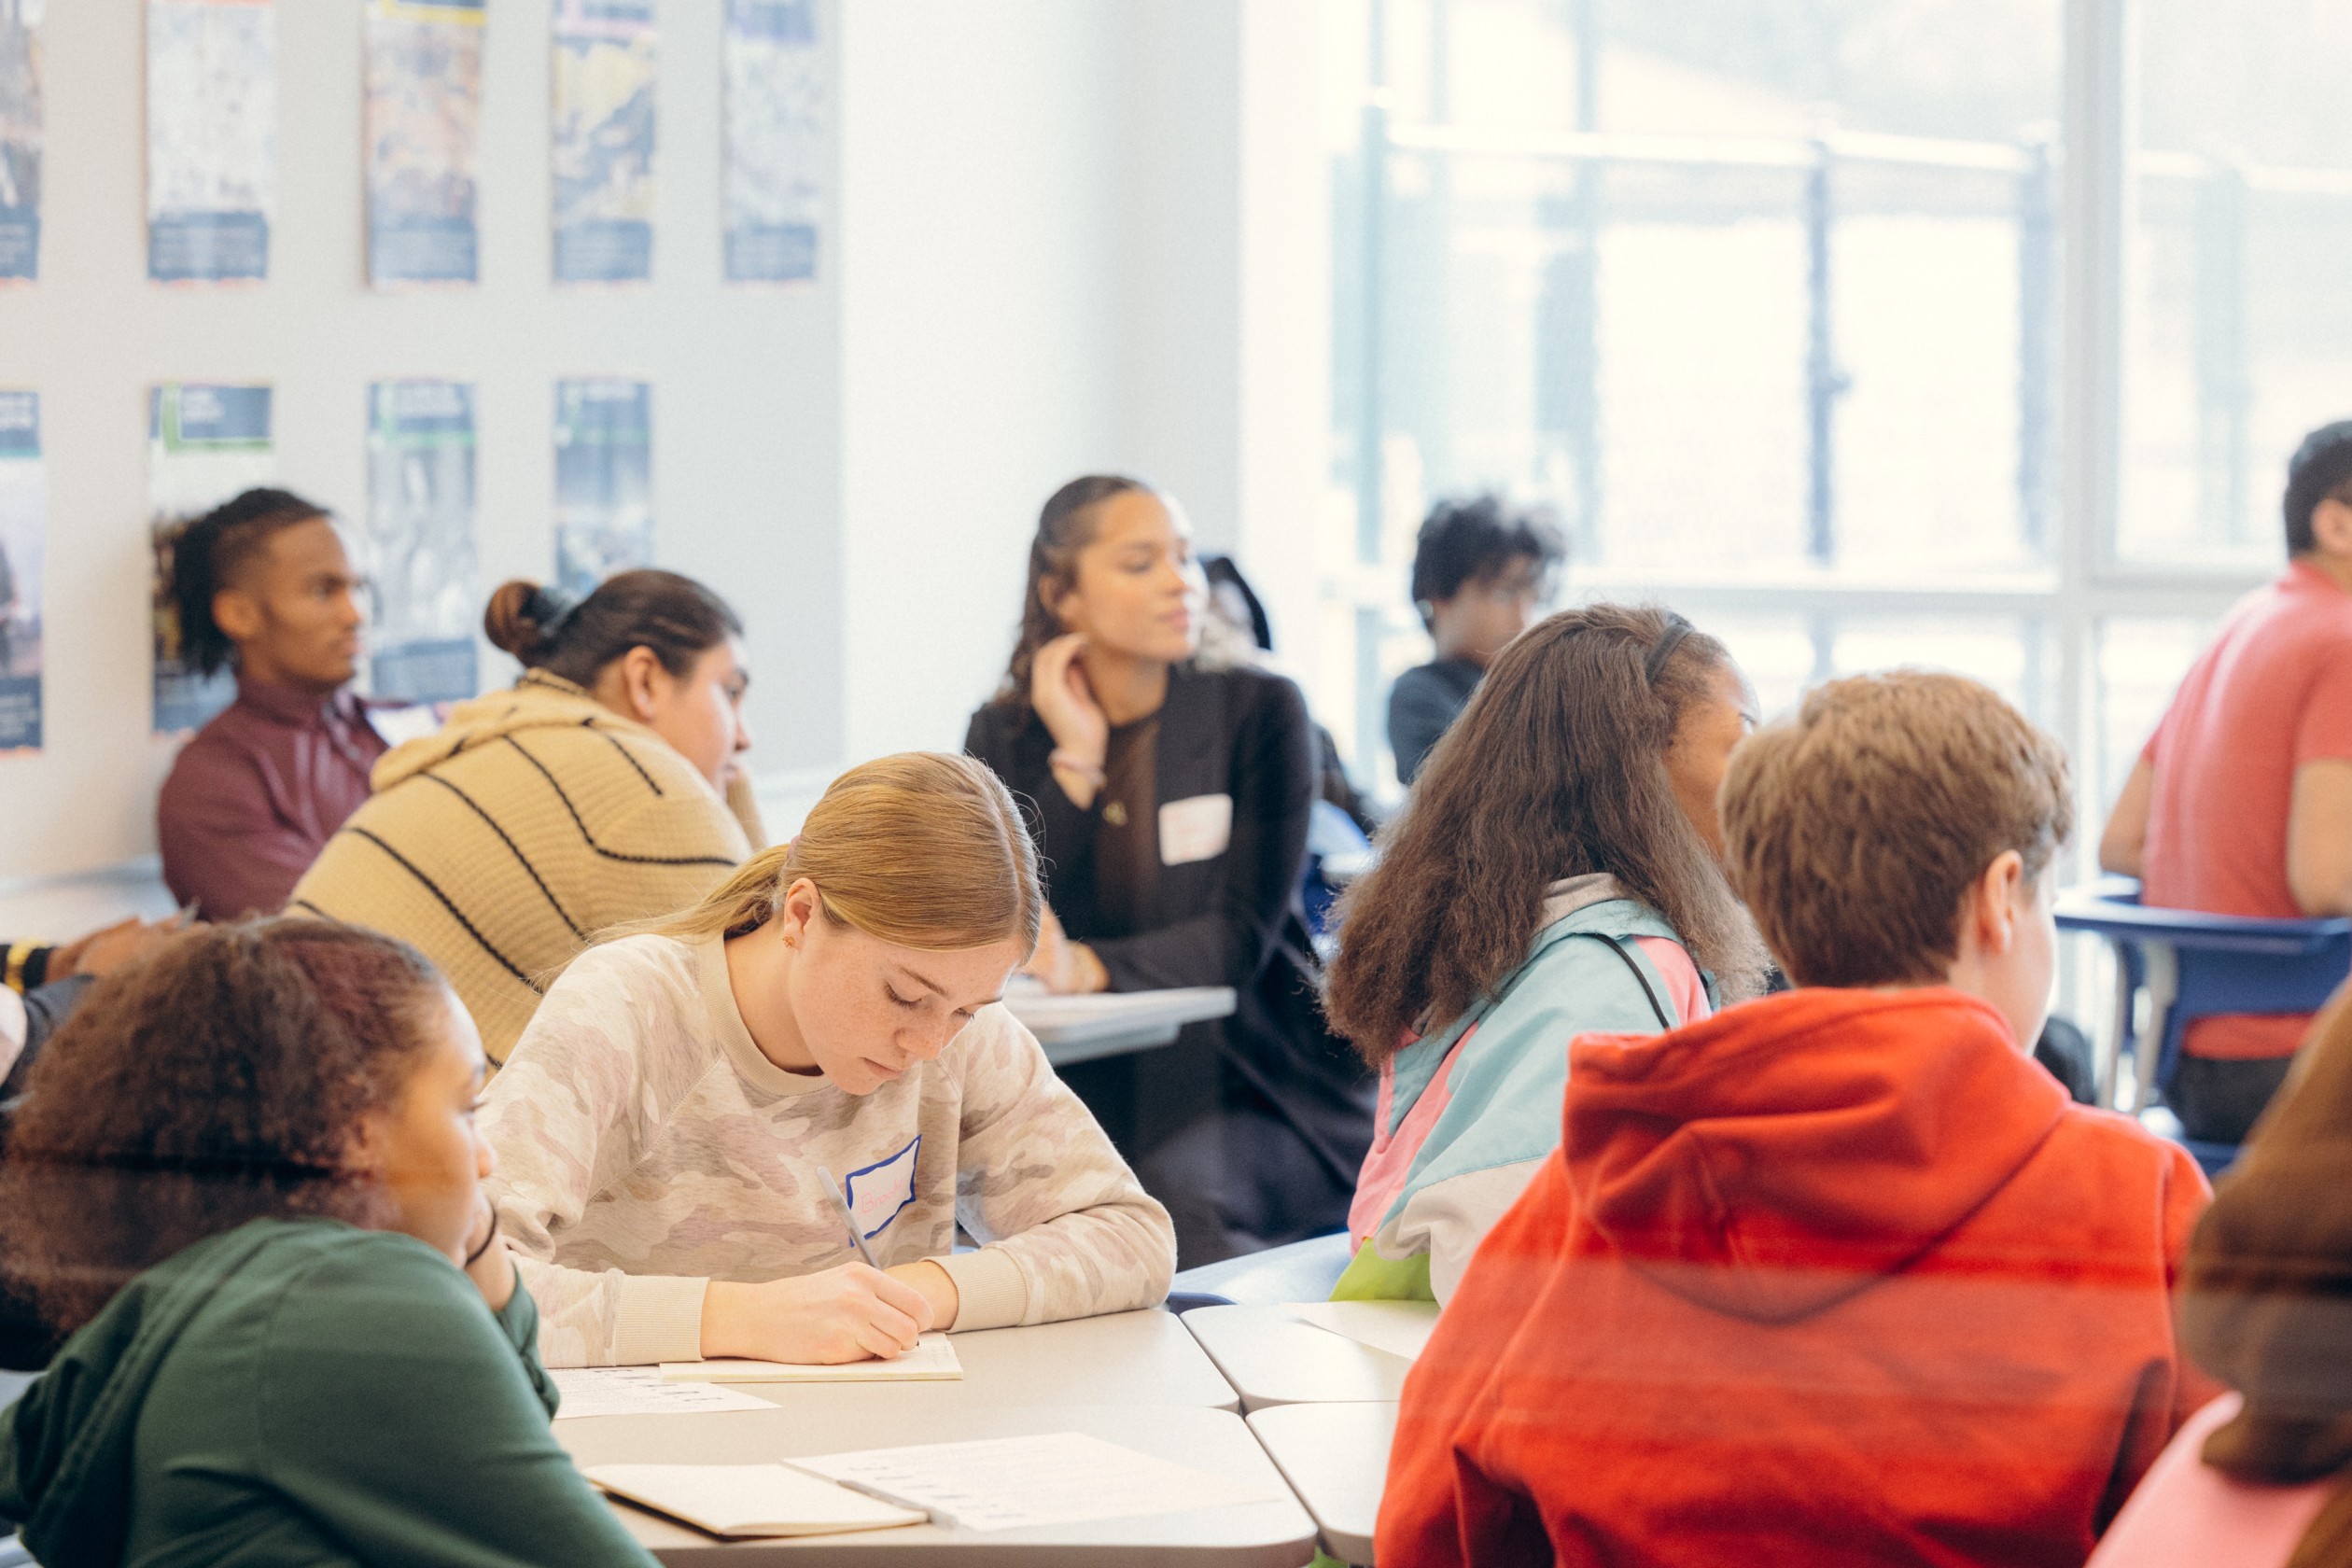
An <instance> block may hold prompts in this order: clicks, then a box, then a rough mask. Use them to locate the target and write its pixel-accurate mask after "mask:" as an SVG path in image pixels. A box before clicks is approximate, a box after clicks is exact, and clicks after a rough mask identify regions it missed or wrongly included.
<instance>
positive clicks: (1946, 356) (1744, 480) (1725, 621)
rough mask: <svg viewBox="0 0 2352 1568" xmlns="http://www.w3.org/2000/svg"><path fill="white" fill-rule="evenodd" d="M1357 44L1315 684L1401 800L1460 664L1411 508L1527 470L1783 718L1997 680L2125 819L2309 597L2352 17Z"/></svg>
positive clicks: (1551, 500) (1754, 15) (2299, 1)
mask: <svg viewBox="0 0 2352 1568" xmlns="http://www.w3.org/2000/svg"><path fill="white" fill-rule="evenodd" d="M1324 21H1325V54H1326V84H1325V92H1324V127H1325V141H1326V147H1327V149H1328V151H1329V153H1330V171H1331V181H1332V186H1331V189H1332V193H1333V224H1334V246H1333V256H1334V278H1333V283H1334V307H1333V329H1334V331H1333V341H1334V355H1333V366H1332V374H1333V399H1332V410H1333V432H1332V435H1333V441H1332V458H1333V463H1332V469H1331V491H1330V494H1331V504H1330V506H1329V507H1328V509H1327V512H1326V517H1325V521H1324V534H1323V547H1322V559H1323V574H1324V577H1323V581H1324V607H1325V608H1324V619H1323V640H1322V645H1321V648H1320V650H1319V660H1320V667H1319V669H1318V672H1317V673H1318V676H1319V679H1320V683H1321V686H1322V689H1323V693H1324V696H1323V702H1322V705H1321V706H1322V707H1323V710H1324V711H1325V712H1326V713H1328V714H1329V716H1330V717H1331V719H1332V721H1333V722H1334V727H1335V729H1337V730H1338V731H1339V738H1340V742H1341V745H1342V748H1343V749H1345V750H1346V751H1347V753H1348V755H1349V758H1350V760H1351V763H1352V764H1353V765H1354V766H1355V767H1356V768H1357V770H1358V772H1359V773H1360V775H1361V776H1362V777H1365V778H1366V779H1368V780H1377V781H1378V782H1379V784H1380V785H1382V786H1383V787H1385V788H1386V789H1388V790H1391V791H1393V789H1394V788H1395V785H1394V775H1393V771H1392V768H1391V765H1390V762H1389V759H1388V755H1387V750H1386V744H1385V736H1384V735H1383V733H1382V730H1383V723H1382V706H1381V705H1382V700H1383V697H1384V694H1385V692H1386V689H1387V686H1388V683H1389V682H1390V680H1391V679H1393V677H1394V676H1395V675H1396V673H1397V672H1398V671H1400V670H1402V669H1404V668H1406V667H1407V666H1408V665H1413V664H1416V663H1419V662H1421V660H1422V659H1424V658H1426V657H1427V656H1428V655H1427V642H1426V639H1425V638H1424V637H1423V636H1422V633H1421V626H1420V624H1419V622H1418V620H1417V619H1416V617H1415V616H1414V614H1413V612H1412V609H1411V607H1410V606H1409V605H1408V604H1407V603H1406V601H1405V583H1406V580H1407V571H1408V568H1409V565H1410V561H1411V556H1412V546H1413V534H1414V530H1415V527H1416V526H1417V525H1418V523H1419V521H1420V519H1421V514H1422V512H1423V511H1425V509H1426V508H1427V506H1428V504H1429V502H1430V501H1431V500H1433V499H1435V498H1436V497H1442V496H1448V495H1453V494H1457V493H1461V492H1464V491H1471V490H1477V489H1483V488H1490V487H1491V488H1499V489H1501V490H1504V491H1505V492H1506V493H1508V494H1510V495H1511V496H1513V497H1516V498H1519V499H1521V500H1536V501H1542V502H1546V503H1547V504H1548V505H1549V506H1550V507H1551V508H1553V509H1554V511H1556V512H1557V514H1558V516H1559V518H1560V520H1561V525H1562V526H1563V529H1564V531H1565V532H1566V533H1567V535H1568V537H1569V539H1570V540H1571V542H1572V552H1571V557H1570V561H1569V565H1568V568H1567V572H1566V574H1565V583H1564V587H1563V590H1562V593H1563V597H1564V598H1570V599H1573V598H1580V597H1590V596H1602V595H1606V596H1612V597H1636V598H1652V597H1654V598H1659V599H1662V600H1664V601H1666V602H1669V603H1672V604H1673V605H1674V606H1675V607H1676V608H1678V609H1684V610H1686V611H1687V612H1688V613H1690V614H1691V615H1693V616H1694V617H1697V618H1698V619H1699V620H1700V621H1701V623H1702V624H1704V625H1706V626H1707V627H1708V628H1709V629H1710V630H1714V631H1716V632H1718V633H1720V634H1721V635H1723V636H1724V637H1726V639H1727V640H1728V641H1729V643H1730V644H1731V646H1732V649H1733V651H1734V652H1735V654H1736V655H1737V656H1738V657H1739V659H1740V661H1741V663H1742V664H1743V666H1744V667H1745V668H1746V669H1747V671H1748V672H1749V675H1750V677H1751V678H1752V679H1753V680H1754V681H1755V683H1756V685H1757V693H1758V695H1759V697H1760V698H1761V700H1762V703H1763V706H1764V707H1765V709H1766V711H1767V712H1768V713H1769V712H1771V711H1773V710H1776V709H1778V708H1780V707H1785V706H1786V705H1787V704H1788V703H1789V702H1790V701H1792V700H1793V699H1794V698H1795V697H1796V696H1797V694H1798V693H1799V692H1800V691H1801V690H1802V689H1803V688H1804V687H1805V686H1807V685H1809V684H1811V683H1813V682H1814V681H1817V680H1820V679H1827V678H1828V677H1830V676H1833V675H1837V674H1841V673H1845V672H1848V671H1852V670H1857V669H1864V668H1869V667H1872V666H1880V665H1889V664H1895V663H1917V664H1925V665H1940V666H1944V667H1949V668H1954V669H1958V670H1961V671H1964V672H1966V673H1968V674H1971V675H1975V676H1977V677H1979V678H1981V679H1984V680H1986V681H1988V682H1990V683H1991V684H1992V685H1993V686H1995V688H1996V689H1998V690H1999V691H2001V692H2002V693H2004V694H2005V695H2007V696H2009V697H2010V698H2012V699H2014V700H2016V701H2018V702H2019V703H2020V704H2022V705H2023V707H2025V709H2026V710H2027V711H2028V712H2029V713H2030V714H2031V715H2032V716H2033V717H2034V718H2035V719H2037V721H2040V722H2042V723H2044V724H2046V725H2048V726H2050V727H2051V728H2052V729H2053V730H2055V731H2057V732H2058V733H2059V734H2060V735H2061V736H2062V738H2064V739H2065V741H2066V742H2067V744H2068V746H2069V748H2070V749H2071V750H2072V751H2073V753H2074V755H2075V756H2076V758H2077V759H2078V765H2079V768H2080V769H2081V773H2082V777H2081V780H2080V782H2081V786H2082V790H2083V794H2084V805H2085V808H2086V812H2087V813H2088V815H2087V818H2086V819H2087V820H2088V821H2091V822H2093V823H2095V822H2096V821H2097V819H2098V814H2099V812H2100V811H2101V809H2102V808H2103V807H2104V805H2105V803H2106V801H2107V798H2109V797H2110V796H2111V794H2112V792H2113V791H2114V790H2115V789H2116V788H2117V787H2118V786H2119V785H2120V784H2121V778H2122V776H2123V774H2124V772H2125V771H2126V770H2127V769H2128V767H2129V765H2130V762H2131V759H2132V757H2133V755H2134V754H2135V751H2136V749H2137V748H2138V747H2139V746H2140V744H2141V743H2142V742H2143V741H2144V740H2145V738H2146V736H2147V734H2148V732H2149V728H2150V726H2152V724H2153V723H2154V721H2155V719H2156V717H2157V716H2158V714H2159V713H2160V712H2161V711H2162V707H2163V703H2164V701H2165V699H2166V698H2167V697H2168V696H2169V694H2170V693H2171V689H2172V686H2173V683H2174V682H2175V680H2176V679H2177V678H2178V676H2179V674H2180V672H2181V670H2182V669H2183V668H2185V667H2186V665H2187V664H2188V662H2189V660H2190V658H2191V655H2192V654H2193V653H2194V651H2195V649H2196V647H2197V645H2198V643H2199V641H2200V640H2201V639H2202V637H2204V635H2205V632H2206V631H2207V630H2208V629H2209V628H2210V626H2211V625H2212V624H2213V623H2214V622H2215V620H2216V619H2217V618H2218V617H2219V615H2220V613H2221V612H2222V611H2223V610H2224V609H2226V608H2227V607H2228V606H2229V604H2230V603H2231V601H2232V600H2233V598H2234V597H2235V596H2236V595H2239V594H2240V593H2242V592H2244V591H2245V590H2246V589H2247V588H2248V587H2250V586H2252V585H2253V584H2255V583H2256V582H2259V581H2263V580H2264V579H2265V578H2266V577H2267V576H2268V575H2269V574H2270V573H2272V572H2273V571H2274V570H2275V567H2276V565H2277V563H2278V561H2279V559H2280V558H2281V555H2282V547H2281V544H2280V540H2279V527H2278V520H2277V503H2278V493H2279V489H2280V486H2281V484H2282V483H2283V479H2284V470H2285V462H2286V456H2287V454H2288V453H2289V451H2290V450H2291V449H2292V447H2293V445H2294V443H2295V441H2296V440H2297V439H2298V438H2299V437H2300V436H2301V435H2302V433H2303V431H2304V430H2306V429H2308V428H2310V427H2312V426H2314V425H2317V424H2318V423H2321V422H2323V421H2325V420H2328V419H2331V418H2340V417H2344V416H2345V415H2346V414H2352V290H2347V289H2345V287H2343V286H2342V279H2343V273H2344V266H2345V258H2346V257H2347V256H2352V137H2346V136H2345V134H2344V133H2343V125H2342V118H2341V110H2340V99H2341V88H2342V84H2343V83H2344V82H2345V81H2346V80H2352V0H2265V3H2263V4H2261V5H2254V4H2226V5H2219V6H2217V5H2214V4H2212V3H2211V0H2205V3H2202V4H2200V3H2198V0H1324ZM2281 71H2285V72H2288V73H2289V74H2290V77H2291V78H2292V79H2291V80H2290V81H2289V82H2288V83H2286V84H2283V85H2282V84H2281V82H2280V81H2279V78H2278V75H2277V73H2279V72H2281ZM2258 84H2259V85H2258ZM2070 161H2071V162H2072V165H2073V166H2072V167H2071V168H2070V167H2069V163H2070ZM2076 315H2081V316H2083V317H2085V319H2082V320H2077V319H2075V316H2076ZM2090 836H2092V837H2095V832H2094V833H2093V834H2091V835H2090Z"/></svg>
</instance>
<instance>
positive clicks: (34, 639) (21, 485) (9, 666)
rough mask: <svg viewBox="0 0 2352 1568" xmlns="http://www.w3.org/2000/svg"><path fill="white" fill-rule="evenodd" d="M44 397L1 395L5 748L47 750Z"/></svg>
mask: <svg viewBox="0 0 2352 1568" xmlns="http://www.w3.org/2000/svg"><path fill="white" fill-rule="evenodd" d="M48 517H49V489H48V486H47V484H46V483H44V480H43V476H42V472H41V395H40V394H39V393H38V392H15V391H0V751H37V750H39V749H40V747H41V557H42V553H43V549H42V547H43V546H44V545H45V544H46V543H47V539H46V535H47V533H48Z"/></svg>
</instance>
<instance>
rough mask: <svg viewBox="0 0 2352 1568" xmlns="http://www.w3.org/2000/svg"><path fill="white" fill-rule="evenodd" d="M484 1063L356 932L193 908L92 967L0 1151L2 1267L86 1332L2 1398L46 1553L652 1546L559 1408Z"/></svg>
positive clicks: (424, 980)
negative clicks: (505, 1201)
mask: <svg viewBox="0 0 2352 1568" xmlns="http://www.w3.org/2000/svg"><path fill="white" fill-rule="evenodd" d="M483 1072H484V1063H483V1055H482V1043H481V1041H480V1039H479V1037H478V1036H477V1035H476V1033H475V1031H474V1028H473V1025H472V1023H471V1022H470V1020H469V1018H468V1017H467V1015H466V1011H465V1009H464V1008H463V1007H462V1006H460V1005H459V1004H458V1002H457V1000H456V998H455V996H454V995H453V994H452V993H451V991H450V989H449V987H447V986H446V985H445V984H443V983H442V981H441V976H440V975H439V974H438V973H435V972H434V970H433V968H432V966H431V965H430V964H429V963H427V961H426V960H425V959H424V958H423V956H422V955H420V954H419V953H417V951H416V950H415V949H414V948H413V947H410V946H408V945H406V944H404V943H399V942H395V941H393V940H391V939H389V938H386V937H382V936H377V935H374V934H372V933H371V932H367V931H358V930H356V929H354V928H352V927H348V926H340V925H334V924H330V923H328V922H325V921H318V920H306V919H279V920H269V921H263V922H259V923H254V924H245V925H238V926H230V927H215V928H211V929H206V930H202V931H190V932H188V933H187V934H185V935H182V936H179V937H177V938H175V940H174V941H172V942H171V943H170V944H169V945H166V946H165V947H163V948H162V949H161V951H159V952H158V953H157V954H155V955H154V957H152V958H150V959H147V961H145V962H143V963H141V964H137V965H134V966H133V967H131V968H129V969H126V970H124V971H122V972H120V973H117V974H114V975H110V976H108V977H107V978H106V979H105V980H104V981H102V982H101V983H100V984H99V985H98V986H97V987H95V988H94V989H93V990H92V991H91V995H90V997H89V998H88V1000H87V1001H85V1002H84V1003H83V1005H82V1007H81V1008H80V1009H79V1010H78V1011H77V1013H76V1015H75V1016H74V1018H73V1019H72V1021H71V1022H70V1023H68V1024H67V1026H66V1027H65V1028H64V1029H62V1030H61V1031H60V1032H59V1034H58V1037H57V1038H56V1040H55V1041H53V1042H52V1043H50V1046H49V1050H48V1051H47V1052H46V1053H45V1054H44V1055H43V1056H42V1057H41V1060H40V1062H39V1064H38V1065H37V1066H36V1067H35V1071H34V1074H33V1081H32V1085H31V1088H30V1090H29V1091H28V1093H27V1096H26V1104H25V1107H24V1109H23V1111H22V1112H21V1114H20V1116H19V1118H18V1122H17V1127H16V1130H15V1134H14V1136H13V1138H12V1140H11V1141H10V1144H9V1147H8V1152H7V1159H6V1161H5V1162H0V1259H5V1260H6V1263H7V1267H8V1269H9V1271H10V1272H11V1273H12V1274H15V1275H17V1276H19V1277H20V1279H21V1281H22V1282H23V1283H24V1284H26V1285H27V1286H29V1288H30V1290H31V1292H32V1295H34V1298H35V1300H36V1302H37V1303H38V1304H39V1307H40V1309H41V1311H42V1313H43V1316H44V1317H45V1319H46V1320H47V1322H48V1323H49V1325H50V1326H51V1328H52V1329H53V1330H54V1331H55V1332H57V1333H58V1334H60V1335H64V1336H69V1337H66V1338H65V1341H64V1345H63V1349H62V1350H60V1351H59V1352H58V1354H57V1356H56V1358H55V1360H54V1361H53V1362H52V1363H51V1365H50V1366H49V1370H48V1372H47V1373H46V1374H45V1375H44V1376H43V1377H42V1378H41V1379H39V1380H38V1381H36V1382H35V1383H34V1385H33V1386H32V1387H31V1388H30V1389H28V1390H27V1391H26V1392H25V1393H24V1395H23V1396H22V1397H21V1399H19V1400H18V1401H17V1403H16V1404H15V1405H14V1406H12V1407H9V1408H8V1409H7V1411H5V1412H0V1519H14V1520H19V1521H21V1522H22V1524H23V1527H24V1531H23V1534H24V1542H25V1545H26V1546H27V1547H30V1548H31V1549H32V1550H33V1551H34V1553H35V1555H36V1556H37V1557H38V1558H39V1559H40V1561H42V1562H43V1563H45V1564H48V1565H49V1568H100V1565H112V1564H117V1563H122V1562H151V1561H165V1560H166V1559H168V1560H170V1561H192V1560H193V1559H192V1558H190V1557H189V1556H188V1555H187V1554H188V1553H189V1552H194V1553H196V1555H198V1556H201V1557H202V1558H203V1561H208V1562H226V1561H237V1562H255V1563H259V1562H296V1561H300V1562H316V1563H329V1562H336V1563H343V1562H349V1563H357V1562H363V1561H364V1562H386V1561H400V1562H411V1563H419V1564H450V1565H455V1564H459V1563H463V1564H466V1565H468V1568H507V1565H512V1568H522V1565H523V1564H525V1563H541V1562H565V1563H585V1564H594V1565H606V1564H613V1565H617V1564H627V1565H630V1568H646V1565H648V1564H650V1563H651V1561H652V1559H651V1557H649V1556H648V1555H647V1554H646V1553H645V1552H644V1550H643V1549H642V1548H640V1547H637V1545H636V1544H635V1543H634V1542H633V1541H631V1540H630V1539H629V1537H628V1535H627V1534H626V1533H624V1532H623V1530H622V1529H621V1527H620V1526H619V1524H618V1523H617V1522H616V1521H615V1520H614V1519H613V1518H612V1516H611V1514H610V1512H609V1509H608V1508H607V1507H606V1506H605V1505H604V1504H603V1503H602V1502H601V1501H599V1500H598V1499H597V1497H596V1496H595V1493H594V1492H592V1491H590V1490H589V1489H588V1485H587V1483H586V1482H585V1481H584V1480H582V1479H581V1477H580V1475H579V1473H578V1472H577V1471H576V1470H574V1469H573V1468H572V1465H571V1462H570V1460H569V1459H568V1458H567V1457H566V1455H565V1453H564V1450H563V1449H561V1448H560V1447H559V1446H557V1444H556V1442H555V1440H554V1438H553V1435H552V1434H551V1433H550V1431H549V1429H548V1420H549V1418H550V1417H551V1416H552V1415H553V1412H554V1408H555V1393H554V1388H553V1384H552V1383H551V1382H550V1381H549V1380H548V1379H547V1375H546V1374H545V1372H543V1371H542V1370H541V1369H540V1367H539V1360H538V1357H537V1355H536V1353H535V1351H534V1349H533V1346H534V1341H535V1338H536V1335H537V1331H538V1322H539V1320H538V1314H537V1312H536V1310H535V1309H534V1308H533V1306H532V1302H531V1296H530V1293H529V1292H527V1291H524V1290H519V1289H517V1288H516V1272H515V1267H514V1263H513V1261H512V1259H511V1258H510V1257H509V1256H508V1254H507V1253H506V1250H505V1247H504V1245H503V1243H502V1242H501V1241H500V1239H499V1237H498V1233H497V1223H496V1220H495V1218H494V1217H493V1213H492V1211H491V1210H490V1208H489V1205H488V1203H487V1202H486V1200H485V1199H484V1197H483V1193H482V1190H481V1185H480V1183H481V1180H482V1178H483V1177H484V1176H486V1175H488V1174H489V1173H490V1171H491V1170H492V1169H493V1168H494V1167H495V1164H496V1161H495V1160H494V1159H493V1157H492V1156H491V1155H490V1152H489V1148H488V1145H486V1144H485V1143H483V1141H481V1140H480V1139H479V1138H477V1137H476V1135H475V1133H474V1128H473V1113H474V1105H475V1101H476V1099H477V1098H478V1097H479V1096H480V1094H481V1090H482V1082H483ZM194 1543H201V1547H197V1546H195V1545H193V1544H194Z"/></svg>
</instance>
